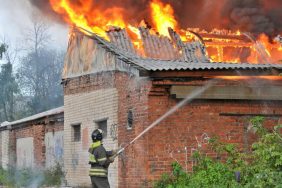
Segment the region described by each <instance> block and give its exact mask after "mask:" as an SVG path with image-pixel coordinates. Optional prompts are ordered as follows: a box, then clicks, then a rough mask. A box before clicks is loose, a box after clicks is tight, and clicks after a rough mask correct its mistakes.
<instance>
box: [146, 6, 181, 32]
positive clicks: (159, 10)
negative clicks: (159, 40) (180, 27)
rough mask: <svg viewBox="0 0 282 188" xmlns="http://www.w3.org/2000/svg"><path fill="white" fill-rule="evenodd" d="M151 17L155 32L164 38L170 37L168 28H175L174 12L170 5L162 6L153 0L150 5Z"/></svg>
mask: <svg viewBox="0 0 282 188" xmlns="http://www.w3.org/2000/svg"><path fill="white" fill-rule="evenodd" d="M150 8H151V16H152V19H153V20H152V21H153V24H154V26H155V27H156V29H157V31H158V32H159V33H160V34H161V35H164V36H167V37H170V36H169V32H168V28H169V27H171V28H172V29H174V30H175V29H176V28H177V21H176V19H175V17H174V10H173V8H172V6H171V5H170V4H164V3H162V2H161V1H160V0H153V1H152V2H151V4H150Z"/></svg>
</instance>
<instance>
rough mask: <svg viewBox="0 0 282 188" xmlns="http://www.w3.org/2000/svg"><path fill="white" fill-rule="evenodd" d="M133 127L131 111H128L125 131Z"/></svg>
mask: <svg viewBox="0 0 282 188" xmlns="http://www.w3.org/2000/svg"><path fill="white" fill-rule="evenodd" d="M132 127H133V112H132V110H129V111H128V112H127V129H129V130H130V129H132Z"/></svg>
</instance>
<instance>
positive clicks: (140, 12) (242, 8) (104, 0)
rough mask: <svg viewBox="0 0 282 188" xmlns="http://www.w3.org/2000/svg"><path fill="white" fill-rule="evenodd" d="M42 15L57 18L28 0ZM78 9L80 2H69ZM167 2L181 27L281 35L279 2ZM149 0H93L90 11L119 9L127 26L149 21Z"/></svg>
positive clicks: (42, 3)
mask: <svg viewBox="0 0 282 188" xmlns="http://www.w3.org/2000/svg"><path fill="white" fill-rule="evenodd" d="M29 1H30V2H31V3H32V4H33V5H34V6H35V7H37V8H38V9H40V10H41V11H42V12H43V13H45V14H47V15H49V16H51V17H53V18H56V19H58V17H59V16H58V15H57V14H56V13H55V12H53V10H52V8H51V7H50V5H49V2H48V0H29ZM70 1H71V2H72V3H73V4H76V5H77V6H79V4H80V3H83V0H70ZM162 2H164V3H170V4H171V5H172V6H173V8H174V10H175V16H176V18H177V20H178V21H179V24H180V26H181V28H187V27H200V28H203V29H206V30H211V29H213V28H215V27H216V28H219V29H231V30H234V31H235V30H238V29H240V30H241V31H247V32H251V33H254V34H260V33H266V34H268V35H271V36H274V35H277V34H280V33H281V32H282V19H281V18H282V0H162ZM149 4H150V0H93V7H92V8H93V9H100V10H107V9H110V8H112V7H119V8H121V9H122V10H123V16H124V18H125V19H127V21H128V22H129V23H133V24H138V23H139V22H140V21H141V20H142V19H145V20H147V21H149V22H150V14H149Z"/></svg>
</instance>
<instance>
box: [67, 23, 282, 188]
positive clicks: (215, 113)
mask: <svg viewBox="0 0 282 188" xmlns="http://www.w3.org/2000/svg"><path fill="white" fill-rule="evenodd" d="M140 33H141V35H142V40H143V46H144V48H143V52H142V54H139V52H137V51H136V50H135V48H134V47H133V44H132V43H131V41H130V39H129V37H128V35H127V33H126V32H125V30H113V31H110V32H109V33H108V36H109V38H110V40H111V42H108V41H106V40H104V39H102V38H100V37H98V36H96V35H92V34H89V33H87V32H86V34H84V33H82V32H79V31H73V32H72V33H71V37H70V41H69V47H68V51H67V54H66V59H65V67H64V72H63V78H64V79H63V86H64V92H65V98H64V104H65V106H64V107H65V114H64V118H65V122H64V143H65V145H64V164H65V169H66V171H67V181H68V182H69V183H70V185H74V186H75V185H85V186H87V185H89V184H90V179H89V177H88V168H89V166H88V165H87V163H86V161H87V158H88V154H87V149H88V146H89V145H90V142H91V139H90V133H91V132H92V131H93V130H94V129H95V128H101V129H103V130H105V131H106V132H107V136H106V139H105V141H104V145H105V146H106V148H108V149H111V148H117V147H119V146H124V145H125V144H127V143H129V142H130V141H131V140H133V139H134V138H135V137H136V136H137V135H138V134H139V133H141V132H142V131H143V130H144V129H145V128H147V127H148V126H149V125H150V124H151V123H153V122H154V121H155V120H157V119H158V118H160V117H161V116H163V114H165V113H166V112H167V111H169V110H170V109H171V108H173V107H174V106H175V105H176V104H178V103H179V102H180V101H181V100H182V99H184V98H185V97H186V96H187V95H188V96H190V97H191V99H193V100H188V103H187V104H186V105H184V106H183V107H182V108H180V109H178V110H176V112H175V113H173V114H171V115H170V116H168V117H167V118H165V119H164V120H163V121H161V122H160V123H159V124H158V125H157V126H156V127H154V128H153V129H152V130H151V131H150V132H148V133H147V134H146V135H144V136H143V137H141V138H140V139H139V140H137V141H136V142H135V143H134V144H133V145H132V146H130V147H128V148H127V149H126V150H125V152H124V154H123V155H121V156H120V157H119V160H118V161H115V163H114V164H113V165H111V167H110V170H109V178H110V183H111V186H112V187H123V188H126V187H129V188H132V187H149V186H150V185H151V183H152V182H153V181H154V180H156V179H157V178H159V177H160V176H161V174H162V173H164V172H168V171H169V170H170V165H171V163H172V162H173V161H175V160H177V161H178V162H180V163H181V164H182V165H183V166H184V167H185V168H186V169H187V170H189V169H191V164H192V163H191V161H190V156H191V153H193V151H195V150H196V149H197V148H198V147H199V146H201V145H204V144H205V143H206V140H207V138H208V137H211V136H215V135H217V136H219V137H220V139H221V140H222V141H225V142H228V143H236V144H238V145H239V147H241V148H242V149H245V150H247V149H248V146H249V144H250V143H251V142H252V140H253V139H254V135H251V134H250V133H248V132H247V126H248V120H249V118H251V117H254V116H257V115H262V116H265V117H266V119H267V121H266V123H267V124H269V126H273V125H276V124H277V123H279V122H281V116H282V108H281V107H282V101H281V100H282V96H281V93H282V92H281V91H282V85H281V77H279V75H281V71H282V70H281V69H282V66H281V65H278V64H246V63H242V64H231V63H211V62H210V61H209V59H208V57H207V56H206V54H205V48H204V46H203V44H201V43H200V42H194V43H184V42H182V41H181V40H180V38H179V36H178V35H177V34H176V33H175V32H173V31H170V34H171V38H172V41H169V40H168V38H164V37H157V36H154V35H152V34H150V33H149V32H148V30H146V29H145V28H140ZM211 155H212V154H211Z"/></svg>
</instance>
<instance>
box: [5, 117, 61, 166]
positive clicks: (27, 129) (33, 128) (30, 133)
mask: <svg viewBox="0 0 282 188" xmlns="http://www.w3.org/2000/svg"><path fill="white" fill-rule="evenodd" d="M46 120H48V117H46V118H45V120H44V121H46ZM44 121H40V122H41V123H35V122H27V123H25V124H22V125H16V126H17V127H15V128H13V126H12V130H11V131H10V153H11V154H10V155H11V156H10V159H11V161H13V163H14V164H16V157H17V156H16V151H17V148H16V147H17V146H16V143H17V142H16V140H17V139H19V138H27V137H33V145H34V162H35V165H36V166H37V167H44V166H45V159H46V158H45V150H46V148H45V142H44V139H45V133H47V132H56V131H62V130H63V129H64V125H63V122H55V123H47V124H45V123H43V122H44Z"/></svg>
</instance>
